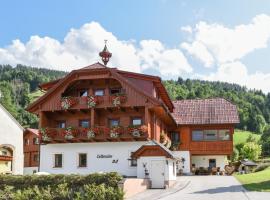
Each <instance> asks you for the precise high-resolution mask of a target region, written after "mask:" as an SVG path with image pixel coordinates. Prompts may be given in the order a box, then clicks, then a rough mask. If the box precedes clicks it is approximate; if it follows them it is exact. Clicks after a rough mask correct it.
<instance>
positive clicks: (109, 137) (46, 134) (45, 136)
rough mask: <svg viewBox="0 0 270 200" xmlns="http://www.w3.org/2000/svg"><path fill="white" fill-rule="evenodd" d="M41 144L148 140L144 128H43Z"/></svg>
mask: <svg viewBox="0 0 270 200" xmlns="http://www.w3.org/2000/svg"><path fill="white" fill-rule="evenodd" d="M40 136H41V141H42V143H76V142H106V141H144V140H147V138H148V133H147V129H146V128H145V126H144V125H143V126H138V127H113V128H108V127H100V126H99V127H94V128H81V127H79V128H71V127H68V128H66V129H61V128H43V129H42V130H41V134H40Z"/></svg>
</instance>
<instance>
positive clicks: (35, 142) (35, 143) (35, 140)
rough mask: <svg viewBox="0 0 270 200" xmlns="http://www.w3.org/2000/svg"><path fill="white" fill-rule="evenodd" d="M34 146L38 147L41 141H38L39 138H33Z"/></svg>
mask: <svg viewBox="0 0 270 200" xmlns="http://www.w3.org/2000/svg"><path fill="white" fill-rule="evenodd" d="M33 144H34V145H38V144H39V141H38V138H37V137H35V138H33Z"/></svg>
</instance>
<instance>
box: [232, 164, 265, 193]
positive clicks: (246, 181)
mask: <svg viewBox="0 0 270 200" xmlns="http://www.w3.org/2000/svg"><path fill="white" fill-rule="evenodd" d="M234 176H235V177H236V178H237V179H238V180H239V181H240V182H241V183H242V184H243V186H244V187H245V188H246V189H247V190H250V191H260V192H270V167H269V168H267V169H265V170H263V171H260V172H256V173H251V174H243V175H234Z"/></svg>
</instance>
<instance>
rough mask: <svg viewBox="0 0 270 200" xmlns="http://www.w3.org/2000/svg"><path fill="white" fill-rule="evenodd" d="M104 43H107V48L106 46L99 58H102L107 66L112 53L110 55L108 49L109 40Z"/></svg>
mask: <svg viewBox="0 0 270 200" xmlns="http://www.w3.org/2000/svg"><path fill="white" fill-rule="evenodd" d="M104 42H105V46H104V48H103V50H102V51H101V52H100V53H99V56H100V57H101V59H102V61H103V63H104V65H107V63H108V62H109V60H110V58H111V57H112V53H110V52H109V50H108V48H107V40H104Z"/></svg>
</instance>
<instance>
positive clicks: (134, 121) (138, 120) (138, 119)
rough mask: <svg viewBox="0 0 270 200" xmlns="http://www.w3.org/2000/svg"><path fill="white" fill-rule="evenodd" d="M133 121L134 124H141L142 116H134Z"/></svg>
mask: <svg viewBox="0 0 270 200" xmlns="http://www.w3.org/2000/svg"><path fill="white" fill-rule="evenodd" d="M131 123H132V125H133V126H140V125H142V118H140V117H134V118H132V120H131Z"/></svg>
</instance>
